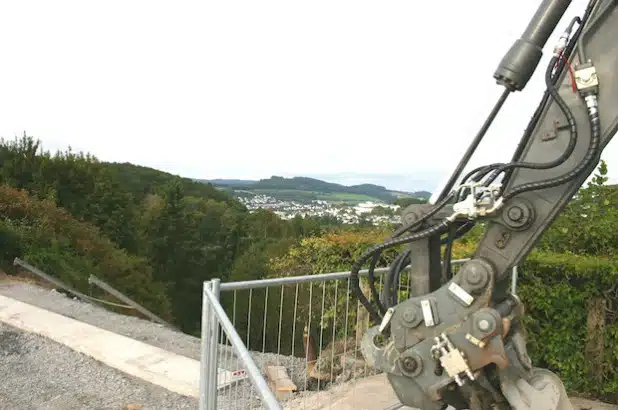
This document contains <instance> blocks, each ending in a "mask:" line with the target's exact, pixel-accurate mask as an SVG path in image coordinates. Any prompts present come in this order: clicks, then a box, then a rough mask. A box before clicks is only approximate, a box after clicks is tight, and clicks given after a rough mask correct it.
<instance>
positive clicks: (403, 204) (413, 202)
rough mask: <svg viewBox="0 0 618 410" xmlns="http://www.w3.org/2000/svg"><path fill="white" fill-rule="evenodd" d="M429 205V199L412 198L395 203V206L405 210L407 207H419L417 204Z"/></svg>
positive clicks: (404, 198)
mask: <svg viewBox="0 0 618 410" xmlns="http://www.w3.org/2000/svg"><path fill="white" fill-rule="evenodd" d="M426 203H427V198H423V197H410V198H406V197H403V198H397V199H396V200H395V201H394V204H395V205H399V206H400V207H401V208H402V209H405V208H407V207H409V206H410V205H417V204H426Z"/></svg>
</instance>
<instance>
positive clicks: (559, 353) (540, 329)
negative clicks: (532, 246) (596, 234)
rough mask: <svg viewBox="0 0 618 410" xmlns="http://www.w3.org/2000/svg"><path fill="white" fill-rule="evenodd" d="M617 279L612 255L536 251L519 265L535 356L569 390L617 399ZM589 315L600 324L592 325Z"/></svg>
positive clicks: (521, 293)
mask: <svg viewBox="0 0 618 410" xmlns="http://www.w3.org/2000/svg"><path fill="white" fill-rule="evenodd" d="M617 282H618V262H616V261H615V260H612V259H610V258H602V257H597V256H581V255H570V254H559V253H550V252H540V251H536V252H533V253H531V254H530V256H529V257H528V259H527V260H526V261H525V262H524V264H523V265H522V266H521V269H520V277H519V282H518V283H519V285H518V292H517V293H518V296H520V297H521V299H522V301H523V302H524V305H525V307H526V315H525V321H524V326H525V329H526V332H527V338H528V349H529V352H530V355H531V358H532V360H533V362H534V363H535V365H536V366H540V367H547V368H549V369H551V370H552V371H554V372H556V373H557V374H558V375H560V377H561V378H562V380H563V381H564V383H565V387H566V388H567V390H569V391H571V392H576V393H579V394H588V395H593V396H595V397H605V398H606V399H607V400H615V399H616V397H615V396H614V397H611V396H610V395H611V394H615V392H616V391H618V319H617V317H616V313H615V312H614V311H615V309H616V306H618V294H617V292H616V287H617V286H616V285H617ZM595 301H599V302H600V303H598V304H596V305H595V303H594V302H595ZM594 306H602V307H604V309H603V311H601V312H598V311H597V312H595V311H594V310H593V309H594ZM598 316H600V317H598ZM591 320H593V321H594V322H597V324H600V325H599V326H597V328H595V329H590V324H591V323H590V321H591ZM595 340H596V341H597V342H596V343H595ZM591 344H592V348H593V349H592V350H591Z"/></svg>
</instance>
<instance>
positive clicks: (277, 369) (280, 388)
mask: <svg viewBox="0 0 618 410" xmlns="http://www.w3.org/2000/svg"><path fill="white" fill-rule="evenodd" d="M264 373H266V378H267V379H268V386H269V387H270V389H271V390H272V392H273V393H275V396H276V397H277V400H286V399H289V398H290V397H291V396H292V395H293V394H294V392H295V391H296V390H297V389H298V388H297V387H296V385H295V384H294V382H293V381H292V379H290V376H289V375H288V372H287V370H286V368H285V367H284V366H271V365H266V366H265V368H264Z"/></svg>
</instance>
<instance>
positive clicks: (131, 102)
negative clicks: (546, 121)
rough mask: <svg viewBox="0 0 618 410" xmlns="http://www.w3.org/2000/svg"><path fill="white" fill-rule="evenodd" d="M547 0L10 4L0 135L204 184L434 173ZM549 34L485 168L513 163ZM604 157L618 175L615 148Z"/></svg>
mask: <svg viewBox="0 0 618 410" xmlns="http://www.w3.org/2000/svg"><path fill="white" fill-rule="evenodd" d="M538 3H539V2H538V1H536V0H518V1H514V0H509V1H506V0H476V1H474V2H464V1H455V0H449V1H446V2H445V1H411V0H406V1H400V0H397V1H395V0H393V1H388V2H383V1H371V2H370V1H363V0H353V1H343V0H327V1H323V0H314V1H304V2H300V1H294V0H281V1H272V0H259V1H255V0H253V1H235V0H223V1H213V0H209V1H154V0H149V1H145V0H140V1H138V0H131V1H126V0H124V1H119V0H106V1H99V2H93V1H85V0H79V1H65V0H55V1H28V0H21V1H13V2H9V1H5V2H3V3H2V6H1V7H0V36H1V38H2V41H1V42H0V52H1V53H0V56H1V59H2V64H1V65H0V67H1V68H0V74H1V75H0V117H1V118H2V120H1V121H0V135H1V136H2V137H5V138H12V137H14V136H15V135H21V134H22V133H23V132H24V131H26V132H27V133H28V134H29V135H32V136H34V137H37V138H40V139H41V140H42V141H43V142H44V145H45V147H46V148H48V149H51V150H55V149H58V148H60V149H64V148H66V147H67V146H69V145H71V146H72V147H73V148H74V149H76V150H83V151H89V152H91V153H93V154H94V155H96V156H97V157H99V158H100V159H102V160H106V161H129V162H133V163H137V164H141V165H146V166H152V167H155V168H159V169H164V170H166V171H169V172H173V173H177V174H181V175H183V176H188V177H195V178H246V179H257V178H264V177H269V176H271V175H284V176H291V175H332V174H341V175H348V176H349V175H350V174H352V175H354V174H362V175H366V176H367V178H369V177H370V176H372V175H373V176H375V174H391V175H393V174H399V175H400V177H399V179H400V180H401V174H404V175H407V178H409V179H410V180H424V179H431V180H432V181H433V180H435V179H436V178H437V177H438V176H440V175H444V174H446V173H448V172H450V171H451V170H452V168H453V167H454V166H455V164H456V162H457V161H458V159H459V158H460V153H461V151H462V150H463V149H464V148H465V147H467V145H468V143H469V142H470V140H471V139H472V137H473V135H474V133H475V132H476V131H477V130H478V128H479V127H480V125H481V123H482V121H483V120H484V118H485V116H486V115H487V113H488V112H489V111H490V109H491V107H492V105H493V104H494V102H495V100H496V98H497V97H498V95H499V94H500V93H501V91H502V89H501V87H499V86H497V85H496V84H495V82H494V80H493V78H492V74H493V72H494V69H495V68H496V66H497V64H498V62H499V61H500V59H501V58H502V56H503V55H504V53H505V51H506V50H507V49H508V48H509V47H510V45H511V44H512V42H513V41H514V40H515V39H516V38H518V37H519V36H520V34H521V33H522V31H523V29H524V28H525V26H526V25H527V23H528V21H529V19H530V17H531V16H532V15H533V13H534V11H535V10H536V7H537V5H538ZM586 3H587V0H575V1H573V4H572V6H571V9H570V11H569V12H568V16H566V17H565V19H564V21H563V23H562V24H561V25H560V26H559V28H558V30H557V31H556V33H554V34H555V35H554V37H557V36H559V34H560V32H561V31H562V30H563V29H564V27H565V25H566V23H567V19H570V17H572V16H573V15H574V14H575V13H577V14H581V13H583V10H584V8H585V4H586ZM550 41H551V40H550ZM553 44H554V42H553V41H552V42H551V43H550V44H548V47H547V48H546V51H545V58H544V60H543V62H542V65H541V66H539V69H538V70H537V73H536V76H535V79H534V80H533V81H532V82H531V83H530V85H529V86H528V87H527V89H526V90H525V91H524V93H517V94H516V95H513V96H511V97H510V98H509V101H508V102H507V105H506V107H505V109H504V111H503V112H502V114H501V115H500V116H499V117H498V120H497V121H498V122H497V123H496V126H495V127H494V128H493V129H492V131H491V132H490V133H489V135H488V137H487V138H486V140H485V141H484V143H483V145H482V146H481V148H480V150H479V151H478V154H477V155H476V156H475V157H474V164H479V163H486V162H496V161H506V160H508V159H510V156H511V154H512V150H513V149H514V147H515V145H516V144H517V141H518V140H519V138H520V136H521V133H522V132H523V129H524V128H525V126H526V124H527V121H528V119H529V117H530V115H531V114H532V113H533V111H534V109H535V108H536V105H537V102H538V100H539V97H540V95H541V93H542V90H543V81H542V76H543V73H542V71H543V70H544V65H545V64H546V62H547V60H548V58H549V54H550V53H551V48H553ZM604 159H606V160H607V161H608V166H609V171H610V174H611V176H612V179H613V180H616V179H618V178H617V177H618V143H617V142H615V141H613V142H612V143H611V144H610V145H609V146H608V147H607V149H606V152H605V155H604ZM344 173H345V174H344Z"/></svg>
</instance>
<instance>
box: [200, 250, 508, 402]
mask: <svg viewBox="0 0 618 410" xmlns="http://www.w3.org/2000/svg"><path fill="white" fill-rule="evenodd" d="M469 260H470V258H465V259H455V260H453V261H452V262H451V263H453V264H464V263H465V262H467V261H469ZM409 268H410V267H409V266H407V267H406V268H405V269H409ZM388 271H389V268H388V267H385V268H376V269H375V270H374V275H375V277H376V278H378V277H380V276H382V275H383V274H384V273H386V272H388ZM368 273H369V271H368V270H367V269H364V270H361V271H359V273H358V275H359V276H361V277H365V276H368ZM517 275H518V269H517V266H514V267H513V269H512V277H511V292H512V293H513V294H515V292H516V286H517ZM350 276H351V272H350V271H344V272H331V273H321V274H315V275H301V276H286V277H280V278H269V279H256V280H249V281H237V282H225V283H221V281H220V279H217V278H215V279H212V280H210V281H204V282H203V292H202V326H201V327H202V329H201V330H202V331H201V350H200V386H199V387H200V389H199V390H200V401H199V410H216V408H217V369H218V345H219V335H220V329H219V327H221V328H222V330H223V331H224V332H225V333H226V334H227V336H228V339H229V341H230V342H231V345H232V348H233V349H234V351H235V352H236V354H237V355H238V359H239V360H240V361H241V363H243V365H244V366H245V367H246V370H247V373H248V375H249V378H250V379H251V381H252V382H253V383H254V386H255V387H256V389H257V391H258V393H259V395H260V396H261V398H262V400H263V403H264V404H265V405H266V408H267V409H268V410H282V406H281V404H280V403H279V401H278V400H277V399H276V398H275V395H274V394H273V392H272V391H271V390H270V388H269V387H268V384H267V382H266V380H265V379H264V376H263V375H262V372H261V371H260V369H259V368H258V367H257V365H256V364H255V362H254V360H253V358H252V357H251V354H250V352H249V350H248V348H247V347H246V346H245V343H244V342H243V341H242V339H241V338H240V335H239V334H238V332H237V331H236V329H235V327H234V324H233V323H232V321H231V320H230V318H229V316H228V315H227V313H226V312H225V310H224V309H223V306H221V303H220V294H221V292H222V291H223V292H226V291H234V290H249V289H259V288H267V287H270V286H283V285H298V284H303V283H315V282H318V283H319V282H326V281H335V280H342V279H349V278H350ZM401 407H402V405H401V404H396V405H394V406H391V407H390V408H389V409H387V410H391V409H398V408H401Z"/></svg>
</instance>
